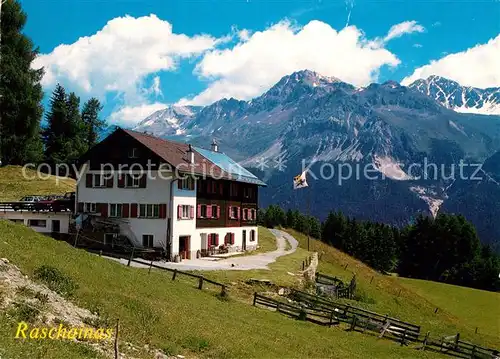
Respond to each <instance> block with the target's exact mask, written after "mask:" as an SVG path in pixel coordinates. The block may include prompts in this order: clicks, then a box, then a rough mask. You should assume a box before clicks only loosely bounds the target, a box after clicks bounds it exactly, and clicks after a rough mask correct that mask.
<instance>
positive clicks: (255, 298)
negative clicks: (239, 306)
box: [253, 292, 257, 306]
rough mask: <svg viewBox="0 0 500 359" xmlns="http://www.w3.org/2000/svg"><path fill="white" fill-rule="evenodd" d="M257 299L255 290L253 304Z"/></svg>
mask: <svg viewBox="0 0 500 359" xmlns="http://www.w3.org/2000/svg"><path fill="white" fill-rule="evenodd" d="M256 301H257V292H254V293H253V305H254V306H255V302H256Z"/></svg>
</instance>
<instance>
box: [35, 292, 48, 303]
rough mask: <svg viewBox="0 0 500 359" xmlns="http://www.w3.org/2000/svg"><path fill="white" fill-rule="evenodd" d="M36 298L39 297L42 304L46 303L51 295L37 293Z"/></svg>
mask: <svg viewBox="0 0 500 359" xmlns="http://www.w3.org/2000/svg"><path fill="white" fill-rule="evenodd" d="M35 299H38V301H39V302H40V304H46V303H47V302H48V301H49V295H48V294H44V293H42V292H36V293H35Z"/></svg>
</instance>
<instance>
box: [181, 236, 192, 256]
mask: <svg viewBox="0 0 500 359" xmlns="http://www.w3.org/2000/svg"><path fill="white" fill-rule="evenodd" d="M189 242H190V236H180V237H179V255H180V256H181V257H182V259H191V251H190V248H189V247H190V246H189V244H190V243H189Z"/></svg>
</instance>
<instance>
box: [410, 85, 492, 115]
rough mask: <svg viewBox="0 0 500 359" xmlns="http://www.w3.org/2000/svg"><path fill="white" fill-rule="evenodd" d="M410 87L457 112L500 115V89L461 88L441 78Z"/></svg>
mask: <svg viewBox="0 0 500 359" xmlns="http://www.w3.org/2000/svg"><path fill="white" fill-rule="evenodd" d="M408 87H409V88H412V89H414V90H417V91H419V92H421V93H423V94H425V95H427V96H429V97H431V98H432V99H434V100H436V101H437V102H439V103H441V104H442V105H443V106H445V107H447V108H449V109H451V110H454V111H456V112H462V113H475V114H480V115H500V87H492V88H487V89H480V88H476V87H470V86H461V85H460V84H459V83H458V82H455V81H452V80H449V79H446V78H444V77H440V76H430V77H429V78H427V79H425V80H424V79H420V80H417V81H415V82H413V83H412V84H410V85H409V86H408Z"/></svg>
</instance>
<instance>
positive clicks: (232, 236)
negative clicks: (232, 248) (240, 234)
mask: <svg viewBox="0 0 500 359" xmlns="http://www.w3.org/2000/svg"><path fill="white" fill-rule="evenodd" d="M231 244H234V233H231Z"/></svg>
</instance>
